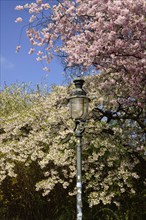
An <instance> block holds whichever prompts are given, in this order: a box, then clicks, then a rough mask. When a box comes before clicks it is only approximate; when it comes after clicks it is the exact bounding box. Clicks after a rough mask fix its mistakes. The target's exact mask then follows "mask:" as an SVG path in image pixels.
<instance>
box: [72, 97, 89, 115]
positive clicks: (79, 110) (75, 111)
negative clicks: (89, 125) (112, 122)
mask: <svg viewBox="0 0 146 220" xmlns="http://www.w3.org/2000/svg"><path fill="white" fill-rule="evenodd" d="M88 103H89V99H88V98H86V97H74V98H71V100H70V111H71V117H72V118H73V119H85V118H86V116H87V114H88Z"/></svg>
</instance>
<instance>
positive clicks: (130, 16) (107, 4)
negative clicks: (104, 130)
mask: <svg viewBox="0 0 146 220" xmlns="http://www.w3.org/2000/svg"><path fill="white" fill-rule="evenodd" d="M16 9H17V10H24V9H25V10H27V11H28V12H29V13H30V19H29V26H28V28H27V30H26V33H27V37H28V38H29V39H30V43H31V45H32V48H30V51H29V53H30V54H31V53H33V52H34V50H35V49H36V48H37V47H41V48H42V49H41V50H40V49H38V51H36V54H37V61H41V60H43V59H44V60H46V61H47V62H48V63H49V62H50V60H51V59H52V57H53V55H54V54H55V53H56V54H61V55H62V57H63V58H64V62H65V63H66V66H67V67H69V66H71V67H72V68H73V67H74V66H80V67H82V70H87V69H88V68H91V67H93V68H95V70H97V71H99V70H100V71H104V72H107V73H108V75H109V80H108V81H109V82H108V84H109V87H110V86H111V83H112V84H114V82H115V83H120V79H121V78H122V79H123V81H124V83H125V87H126V88H127V90H128V94H129V97H131V99H136V100H137V99H138V100H139V104H140V105H144V102H145V100H144V99H145V84H146V75H145V71H146V69H145V66H146V59H145V58H146V53H145V49H146V44H145V40H146V39H145V36H146V23H145V11H146V4H145V1H144V0H125V1H123V0H104V1H103V0H92V1H89V0H74V1H70V0H61V1H56V4H55V3H54V4H53V3H52V1H43V0H36V2H35V3H30V4H25V5H23V6H20V5H19V6H17V7H16ZM21 20H22V18H20V17H18V18H17V19H16V22H21ZM57 42H58V43H57ZM17 49H18V50H19V47H18V48H17ZM36 50H37V49H36ZM45 69H46V68H45ZM110 73H113V74H118V75H119V80H118V81H117V80H115V77H114V75H112V77H111V74H110ZM106 86H108V85H106Z"/></svg>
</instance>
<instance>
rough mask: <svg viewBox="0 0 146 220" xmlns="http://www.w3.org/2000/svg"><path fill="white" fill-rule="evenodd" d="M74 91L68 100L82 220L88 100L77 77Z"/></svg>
mask: <svg viewBox="0 0 146 220" xmlns="http://www.w3.org/2000/svg"><path fill="white" fill-rule="evenodd" d="M73 82H74V84H75V89H74V90H73V92H72V94H71V97H70V98H69V105H70V114H71V117H72V119H73V120H74V121H75V125H76V126H75V130H74V131H75V135H76V138H77V149H76V154H77V174H76V177H77V182H76V187H77V220H82V158H81V156H82V135H83V132H84V130H85V128H84V123H85V121H86V118H87V115H88V107H89V101H90V99H89V98H88V97H87V96H86V92H85V91H84V90H83V88H82V86H83V84H84V80H83V79H82V78H80V77H77V78H75V79H74V80H73Z"/></svg>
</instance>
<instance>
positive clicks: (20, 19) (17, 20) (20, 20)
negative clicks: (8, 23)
mask: <svg viewBox="0 0 146 220" xmlns="http://www.w3.org/2000/svg"><path fill="white" fill-rule="evenodd" d="M22 20H23V19H22V18H21V17H18V18H17V19H16V20H15V22H16V23H21V22H22Z"/></svg>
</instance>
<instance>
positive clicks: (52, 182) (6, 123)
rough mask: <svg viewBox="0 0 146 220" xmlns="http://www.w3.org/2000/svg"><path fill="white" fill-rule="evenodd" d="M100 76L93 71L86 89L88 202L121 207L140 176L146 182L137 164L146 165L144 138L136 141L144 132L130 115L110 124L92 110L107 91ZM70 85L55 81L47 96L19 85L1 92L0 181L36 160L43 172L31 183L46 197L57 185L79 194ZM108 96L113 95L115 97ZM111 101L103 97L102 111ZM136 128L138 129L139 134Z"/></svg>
mask: <svg viewBox="0 0 146 220" xmlns="http://www.w3.org/2000/svg"><path fill="white" fill-rule="evenodd" d="M100 77H101V75H99V76H98V75H95V76H90V77H88V78H87V79H86V82H87V83H86V90H88V94H89V96H90V98H91V99H92V102H91V105H90V114H89V120H88V121H87V123H86V132H85V134H84V142H83V156H82V157H83V191H84V194H85V197H84V198H86V201H84V202H86V203H87V204H88V206H90V207H94V206H97V205H101V204H102V205H103V206H106V205H114V204H115V206H118V207H120V206H121V205H122V199H120V198H124V196H128V197H129V196H131V197H134V196H136V193H138V192H137V187H136V185H135V184H136V183H137V181H140V182H141V184H144V179H143V177H141V173H140V172H139V170H137V167H142V169H143V164H145V162H144V161H145V159H144V154H143V152H144V149H143V148H142V146H143V145H142V144H144V143H143V142H142V140H141V141H139V142H137V140H138V139H140V136H141V135H140V134H138V133H139V129H140V128H139V126H138V124H136V123H135V124H134V125H133V124H131V123H130V119H129V120H128V121H126V120H125V119H122V118H121V119H120V118H119V119H117V120H116V121H115V119H112V120H111V122H110V123H109V122H108V123H106V119H104V120H101V118H100V117H99V116H101V115H98V114H97V112H96V113H95V112H94V111H95V109H96V105H97V103H99V100H100V101H101V99H103V100H104V96H103V95H104V92H101V91H100V90H99V89H98V88H97V87H96V86H97V81H99V82H100ZM91 83H92V86H91ZM89 85H90V86H89ZM71 89H72V85H70V86H68V87H63V86H54V87H53V88H52V91H51V92H50V93H49V94H47V95H45V96H42V95H40V94H38V93H34V94H22V92H20V91H21V89H19V90H16V89H15V90H14V92H11V94H10V93H9V92H7V91H6V90H4V91H2V93H1V95H2V97H3V98H2V105H1V106H2V114H1V116H0V117H1V121H2V124H1V127H0V133H1V139H0V142H1V144H0V181H1V185H3V184H4V183H5V181H7V179H8V178H12V179H18V175H19V172H18V169H16V168H17V167H19V166H20V164H22V165H23V166H24V167H26V169H29V167H30V168H31V166H32V165H33V164H34V163H35V164H37V167H39V168H37V169H39V170H40V171H39V172H40V177H39V178H37V182H33V184H34V185H35V187H36V190H37V191H38V190H41V191H42V195H43V196H47V197H48V198H49V196H51V195H52V193H55V192H56V187H57V186H58V185H59V186H60V189H62V190H65V191H66V192H67V194H68V196H74V195H75V194H76V189H75V175H76V154H75V152H76V150H75V148H76V139H75V137H74V132H73V128H74V123H73V122H72V120H71V119H70V116H69V112H68V107H67V101H66V98H67V97H68V94H69V91H70V90H71ZM16 94H17V95H16ZM99 95H100V96H99ZM95 97H96V98H95ZM108 98H109V97H108ZM110 98H111V100H112V98H113V100H114V97H110ZM10 103H11V104H10ZM22 103H23V104H22ZM113 103H114V102H110V100H109V102H108V106H106V105H107V102H106V100H104V102H102V105H103V107H102V109H101V110H104V107H106V108H107V107H108V108H109V109H112V108H115V105H113ZM16 104H17V108H16V107H15V105H16ZM8 106H9V111H8ZM98 107H99V104H98ZM10 108H11V109H10ZM113 110H114V109H113ZM119 117H120V116H119ZM122 120H123V122H124V123H123V122H122ZM121 123H123V126H121ZM124 124H125V125H124ZM136 128H137V134H136ZM132 132H135V137H134V136H132V135H133V133H132ZM130 135H131V136H130ZM137 148H139V149H140V151H139V150H137ZM144 166H145V165H144ZM20 167H21V166H20ZM34 172H37V170H36V171H34ZM142 175H144V174H142ZM29 178H33V176H32V177H29ZM143 186H144V185H143ZM141 190H142V189H141Z"/></svg>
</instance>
